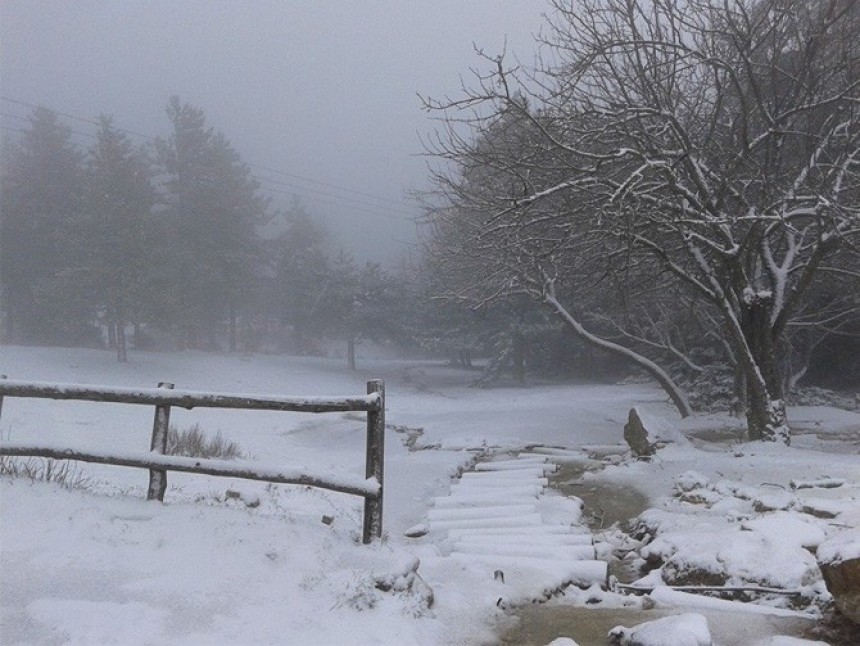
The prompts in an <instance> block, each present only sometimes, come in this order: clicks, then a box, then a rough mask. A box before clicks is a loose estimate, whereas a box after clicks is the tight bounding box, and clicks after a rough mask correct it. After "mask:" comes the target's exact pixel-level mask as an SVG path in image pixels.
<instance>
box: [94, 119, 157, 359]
mask: <svg viewBox="0 0 860 646" xmlns="http://www.w3.org/2000/svg"><path fill="white" fill-rule="evenodd" d="M97 137H98V139H97V141H96V144H95V145H94V146H93V148H92V149H91V151H90V163H89V168H88V171H89V172H88V186H87V189H88V190H87V199H86V217H87V222H86V224H87V226H86V231H87V241H88V242H87V248H88V250H89V254H88V256H87V257H86V258H85V259H84V260H85V263H86V264H85V268H86V271H87V273H88V278H89V281H90V283H91V285H92V288H93V291H94V292H95V294H96V296H97V298H98V304H99V306H100V307H101V308H102V309H103V312H104V318H105V321H106V323H107V325H108V329H109V337H110V338H111V340H112V341H113V342H114V343H115V345H116V350H117V359H118V360H119V361H125V360H126V341H125V326H126V323H129V322H135V323H139V322H140V321H141V320H142V319H144V318H146V317H147V312H146V309H147V308H146V304H147V303H150V302H152V300H153V298H152V296H151V295H150V294H148V290H149V289H151V288H153V287H155V285H154V284H153V282H152V281H151V280H150V279H151V277H152V276H151V274H152V272H153V268H154V266H155V265H156V264H157V257H156V255H157V252H156V249H157V248H158V247H157V245H156V244H155V240H154V239H153V238H154V235H153V233H154V232H153V226H152V213H151V210H152V207H153V205H154V203H155V191H154V188H153V186H152V183H151V169H150V166H149V161H148V159H147V157H146V155H145V153H144V151H142V150H140V149H137V150H136V149H135V148H134V147H133V146H132V144H131V142H130V141H129V140H128V138H127V137H126V136H125V135H124V134H122V133H121V132H118V131H117V130H116V129H115V128H114V127H113V125H112V122H111V119H110V118H109V117H101V119H100V120H99V132H98V135H97Z"/></svg>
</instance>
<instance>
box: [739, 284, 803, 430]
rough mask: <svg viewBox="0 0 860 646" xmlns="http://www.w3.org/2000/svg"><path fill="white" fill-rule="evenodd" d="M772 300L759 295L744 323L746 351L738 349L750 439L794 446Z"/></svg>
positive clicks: (747, 312)
mask: <svg viewBox="0 0 860 646" xmlns="http://www.w3.org/2000/svg"><path fill="white" fill-rule="evenodd" d="M768 304H769V298H767V297H764V298H763V297H758V296H756V297H755V298H754V300H753V301H752V302H751V303H749V304H748V307H747V309H746V311H745V312H744V317H743V320H742V321H741V329H742V331H743V335H744V338H745V340H746V346H747V347H746V348H739V353H738V354H739V358H740V359H741V361H740V365H741V366H743V369H744V377H745V379H746V383H747V411H746V418H747V432H748V434H749V439H751V440H764V441H768V442H784V443H785V444H790V443H791V434H790V431H789V428H788V424H787V422H786V414H785V401H784V400H783V398H782V379H781V378H780V374H779V365H778V362H777V358H776V354H777V344H778V340H777V339H774V338H773V332H772V328H771V323H770V307H768Z"/></svg>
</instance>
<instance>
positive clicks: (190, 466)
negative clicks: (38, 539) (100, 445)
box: [0, 378, 385, 543]
mask: <svg viewBox="0 0 860 646" xmlns="http://www.w3.org/2000/svg"><path fill="white" fill-rule="evenodd" d="M4 397H29V398H41V399H72V400H79V401H92V402H114V403H121V404H143V405H149V406H154V407H155V419H154V421H153V425H152V440H151V442H150V450H149V452H145V451H141V452H132V453H129V452H122V453H116V452H94V451H79V450H76V449H73V448H67V447H59V446H50V445H48V444H21V443H16V442H11V441H5V440H4V441H2V442H0V455H2V456H32V457H43V458H54V459H57V460H80V461H81V462H95V463H100V464H112V465H117V466H128V467H138V468H142V469H149V487H148V489H147V499H149V500H159V501H163V500H164V492H165V490H166V488H167V472H168V471H184V472H188V473H199V474H205V475H214V476H224V477H231V478H242V479H245V480H262V481H265V482H274V483H279V484H298V485H310V486H313V487H320V488H322V489H330V490H332V491H340V492H342V493H348V494H353V495H356V496H362V497H363V498H364V519H363V527H362V541H363V542H364V543H369V542H370V541H371V540H372V539H373V538H374V537H376V538H379V537H381V536H382V492H383V482H384V453H385V384H384V382H383V381H382V380H380V379H375V380H372V381H368V382H367V395H358V396H354V397H250V396H247V395H235V394H227V393H206V392H194V391H188V390H174V389H173V384H169V383H161V384H159V387H158V388H142V389H141V388H108V387H104V386H85V385H80V384H49V383H37V382H23V381H11V380H6V379H2V378H0V414H2V408H3V398H4ZM174 406H175V407H179V408H185V409H189V410H190V409H192V408H235V409H252V410H275V411H293V412H300V413H336V412H348V411H359V412H366V413H367V451H366V459H365V477H364V478H363V479H362V478H358V477H351V476H345V475H341V474H336V473H323V472H309V471H306V470H304V469H296V468H284V467H279V466H266V465H259V464H257V463H255V462H249V461H240V460H211V459H202V458H187V457H180V456H170V455H164V452H165V451H166V449H167V434H168V428H169V423H170V409H171V407H174Z"/></svg>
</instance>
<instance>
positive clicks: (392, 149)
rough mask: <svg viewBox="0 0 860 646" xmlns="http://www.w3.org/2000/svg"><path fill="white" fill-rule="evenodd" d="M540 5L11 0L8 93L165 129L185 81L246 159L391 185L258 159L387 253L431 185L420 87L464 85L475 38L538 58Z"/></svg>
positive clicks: (282, 186)
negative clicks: (172, 100) (172, 99)
mask: <svg viewBox="0 0 860 646" xmlns="http://www.w3.org/2000/svg"><path fill="white" fill-rule="evenodd" d="M544 9H545V6H544V4H543V3H542V2H539V1H537V0H535V1H522V0H520V1H518V0H508V1H499V0H496V1H493V0H462V1H454V0H433V1H429V0H428V1H426V2H425V1H420V2H419V1H412V0H389V1H386V2H378V1H375V2H364V1H358V0H356V1H354V2H346V1H340V2H334V1H331V2H329V1H319V2H316V1H312V0H307V1H299V0H265V1H263V0H241V1H240V0H223V1H215V0H205V1H204V0H196V1H189V0H182V1H179V0H151V1H144V0H75V1H74V2H55V1H51V0H2V2H0V94H2V96H4V97H7V98H11V99H15V100H18V101H23V102H26V103H33V104H41V105H45V106H46V107H49V108H52V109H55V110H58V111H60V112H65V113H68V114H71V115H77V116H81V117H85V118H90V119H92V118H95V117H97V116H98V115H99V114H100V113H106V114H113V115H114V117H115V125H116V126H117V127H120V128H127V129H130V130H134V131H137V132H141V133H145V134H151V135H160V136H164V135H165V134H166V133H167V118H166V116H165V113H164V106H165V105H166V103H167V99H168V97H169V96H170V95H173V94H178V95H179V96H180V97H181V98H182V100H183V101H187V102H190V103H192V104H194V105H196V106H197V107H199V108H201V109H203V111H204V112H205V113H206V116H207V120H208V122H209V124H210V125H212V126H214V127H215V128H216V129H218V130H220V131H222V132H224V134H225V135H226V136H227V137H228V138H229V139H230V141H231V143H232V144H233V146H234V147H235V148H236V149H237V150H238V152H239V153H240V154H241V155H242V157H243V159H244V161H246V162H249V163H252V164H258V165H263V166H270V167H272V168H275V169H278V170H282V171H285V172H287V173H292V174H295V175H301V176H303V177H307V178H311V179H314V180H317V182H326V183H329V184H335V185H338V186H345V187H349V188H350V189H352V190H353V191H360V192H363V193H366V194H369V195H372V196H374V197H375V198H382V199H381V200H377V199H374V198H371V197H367V196H362V195H358V194H357V193H355V192H352V193H346V192H344V191H341V190H338V189H336V188H333V187H331V186H326V185H323V184H321V183H312V182H308V181H306V180H303V179H298V178H295V177H287V176H282V175H276V174H272V173H265V172H264V171H261V170H259V169H253V171H254V173H255V174H258V175H261V176H266V177H269V178H273V179H275V180H277V182H280V183H279V184H275V183H273V182H269V181H266V182H264V186H266V187H268V188H270V189H273V190H272V191H267V192H266V193H267V194H269V195H272V197H274V198H276V199H277V200H281V201H283V202H287V201H288V200H289V199H290V194H291V193H296V194H298V195H300V196H301V197H302V200H303V202H304V203H305V205H306V206H307V207H308V209H309V210H310V211H311V212H312V213H314V214H317V215H319V216H321V218H322V220H323V221H324V222H325V223H326V225H327V227H328V229H329V230H330V232H331V233H333V234H336V235H337V236H338V238H339V239H340V240H342V241H343V242H344V244H349V245H350V246H351V247H352V249H353V250H354V252H355V253H356V257H357V258H358V259H360V260H364V259H377V260H378V259H392V258H393V257H395V256H398V255H400V254H401V253H403V252H404V251H406V250H407V248H408V243H410V242H412V241H413V240H414V225H413V224H412V223H411V222H410V216H414V215H415V214H416V209H415V207H414V205H412V204H411V202H410V201H409V200H408V198H407V197H406V195H405V194H406V191H407V190H408V189H410V188H420V187H421V186H422V185H424V184H425V183H426V160H424V159H422V158H420V156H419V153H420V152H421V145H420V143H419V140H418V133H422V132H423V133H427V132H429V131H431V130H432V128H433V126H432V124H431V123H430V122H429V120H428V117H427V115H426V113H425V112H423V111H422V110H421V106H420V101H419V99H418V97H417V93H418V92H420V93H421V94H424V95H430V96H434V97H441V96H443V95H446V94H451V95H456V94H457V90H458V88H459V86H460V77H461V76H463V77H466V78H468V69H469V68H470V67H474V66H481V65H482V63H481V61H480V60H479V59H478V58H477V57H476V55H475V52H474V49H473V43H474V44H476V45H478V46H480V47H483V48H484V49H485V51H486V52H487V53H491V54H496V53H498V52H500V51H501V50H502V48H503V46H504V45H505V43H506V42H507V50H508V52H509V53H510V52H514V53H516V54H517V55H519V56H520V58H522V59H523V60H526V61H530V60H531V59H532V56H533V52H534V50H535V45H534V42H533V40H532V37H531V34H533V33H536V32H537V31H538V30H539V28H540V26H541V16H540V14H541V12H542V11H543V10H544ZM0 108H2V113H3V115H4V116H3V118H2V123H3V125H4V126H6V127H7V128H9V127H13V128H24V127H26V125H27V124H26V122H25V121H22V120H21V119H20V117H22V116H26V115H27V114H28V113H29V112H30V110H29V109H28V108H26V107H24V106H20V105H16V104H14V103H11V102H9V101H2V102H0ZM9 115H12V116H9ZM16 117H18V118H16ZM61 121H63V122H64V123H66V124H67V125H69V126H70V127H72V128H73V129H74V130H76V131H80V132H84V133H86V132H89V133H92V132H94V130H95V129H94V127H93V126H90V125H88V124H85V123H80V122H75V121H70V120H68V119H61ZM3 134H4V136H9V134H10V131H9V130H4V133H3ZM12 135H13V136H14V133H12ZM75 141H76V142H77V143H80V144H82V145H84V146H89V144H90V143H91V142H92V139H89V140H88V139H87V138H86V137H82V136H77V135H76V137H75ZM276 191H277V192H276ZM357 200H360V201H361V202H360V203H357V202H356V201H357ZM383 200H384V201H383ZM349 201H353V202H355V209H351V208H350V207H349V206H347V205H346V204H345V203H344V202H349ZM357 209H360V210H357Z"/></svg>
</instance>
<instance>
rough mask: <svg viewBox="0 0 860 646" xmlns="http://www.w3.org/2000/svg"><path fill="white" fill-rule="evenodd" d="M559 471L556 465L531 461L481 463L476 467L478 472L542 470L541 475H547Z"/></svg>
mask: <svg viewBox="0 0 860 646" xmlns="http://www.w3.org/2000/svg"><path fill="white" fill-rule="evenodd" d="M556 469H557V466H556V465H555V464H552V463H551V462H542V463H540V462H532V461H531V460H529V461H526V460H511V461H505V462H479V463H478V464H476V465H475V471H476V472H487V471H491V472H494V471H523V470H534V471H537V470H540V471H541V472H542V474H541V475H543V474H545V473H553V472H554V471H555V470H556Z"/></svg>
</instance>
